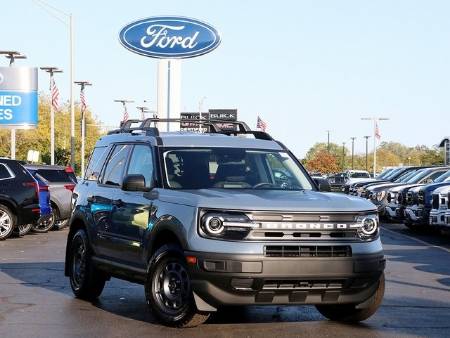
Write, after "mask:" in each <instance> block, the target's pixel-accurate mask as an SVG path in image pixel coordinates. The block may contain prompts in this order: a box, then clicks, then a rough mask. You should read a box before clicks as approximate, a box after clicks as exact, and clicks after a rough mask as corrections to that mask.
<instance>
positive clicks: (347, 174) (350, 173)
mask: <svg viewBox="0 0 450 338" xmlns="http://www.w3.org/2000/svg"><path fill="white" fill-rule="evenodd" d="M367 179H371V177H370V174H369V172H368V171H366V170H346V171H344V172H342V173H338V174H336V175H331V176H329V177H328V182H329V183H330V187H331V191H335V192H341V191H345V189H344V186H345V184H346V182H348V181H349V180H353V182H357V181H361V180H367Z"/></svg>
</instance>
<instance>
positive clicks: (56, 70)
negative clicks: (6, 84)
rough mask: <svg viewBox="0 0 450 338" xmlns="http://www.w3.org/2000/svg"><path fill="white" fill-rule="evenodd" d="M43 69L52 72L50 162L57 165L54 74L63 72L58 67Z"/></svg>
mask: <svg viewBox="0 0 450 338" xmlns="http://www.w3.org/2000/svg"><path fill="white" fill-rule="evenodd" d="M41 70H43V71H45V72H47V73H49V74H50V86H49V89H50V98H51V100H50V164H51V165H55V110H54V109H53V93H52V84H53V74H54V73H62V70H61V69H59V68H57V67H41Z"/></svg>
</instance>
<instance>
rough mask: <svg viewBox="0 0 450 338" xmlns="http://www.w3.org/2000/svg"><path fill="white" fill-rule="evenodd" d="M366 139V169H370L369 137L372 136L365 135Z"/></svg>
mask: <svg viewBox="0 0 450 338" xmlns="http://www.w3.org/2000/svg"><path fill="white" fill-rule="evenodd" d="M364 138H365V139H366V171H369V138H370V136H364Z"/></svg>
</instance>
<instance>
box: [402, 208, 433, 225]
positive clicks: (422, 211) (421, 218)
mask: <svg viewBox="0 0 450 338" xmlns="http://www.w3.org/2000/svg"><path fill="white" fill-rule="evenodd" d="M429 215H430V210H429V209H426V208H422V207H417V206H416V207H407V208H405V210H404V216H405V220H406V221H407V222H410V223H412V224H428V221H429Z"/></svg>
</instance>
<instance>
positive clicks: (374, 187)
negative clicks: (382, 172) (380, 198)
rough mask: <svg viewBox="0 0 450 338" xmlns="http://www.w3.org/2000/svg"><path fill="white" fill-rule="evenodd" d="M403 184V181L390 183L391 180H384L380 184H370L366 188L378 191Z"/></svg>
mask: <svg viewBox="0 0 450 338" xmlns="http://www.w3.org/2000/svg"><path fill="white" fill-rule="evenodd" d="M399 185H403V183H392V182H384V183H380V184H375V185H371V186H369V187H368V188H367V190H369V191H373V192H378V191H383V190H389V189H391V188H393V187H396V186H399Z"/></svg>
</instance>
